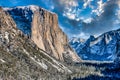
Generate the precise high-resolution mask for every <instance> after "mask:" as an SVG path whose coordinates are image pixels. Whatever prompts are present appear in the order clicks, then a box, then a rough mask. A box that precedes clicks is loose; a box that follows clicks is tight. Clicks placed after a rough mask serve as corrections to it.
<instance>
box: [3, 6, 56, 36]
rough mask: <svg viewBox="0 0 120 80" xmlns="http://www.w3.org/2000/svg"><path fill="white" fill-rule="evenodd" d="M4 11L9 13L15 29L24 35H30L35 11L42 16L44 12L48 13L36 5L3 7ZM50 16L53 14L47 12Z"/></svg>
mask: <svg viewBox="0 0 120 80" xmlns="http://www.w3.org/2000/svg"><path fill="white" fill-rule="evenodd" d="M3 9H4V10H5V11H7V12H9V14H10V15H11V16H12V18H13V19H14V21H15V22H16V24H17V27H18V28H19V29H20V30H21V31H23V32H24V33H25V34H27V35H30V34H31V22H32V18H33V14H34V12H35V11H40V12H41V14H43V13H44V12H45V11H47V12H49V11H48V10H46V9H43V8H41V7H39V6H36V5H28V6H17V7H11V8H9V7H4V8H3ZM49 13H50V14H55V13H53V12H49Z"/></svg>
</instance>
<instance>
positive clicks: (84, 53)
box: [70, 29, 120, 61]
mask: <svg viewBox="0 0 120 80" xmlns="http://www.w3.org/2000/svg"><path fill="white" fill-rule="evenodd" d="M78 41H79V39H78V40H76V41H73V40H72V41H70V44H71V46H72V47H73V48H74V49H75V51H76V52H77V53H78V55H79V56H80V57H81V58H82V59H85V60H98V61H113V60H114V59H116V55H117V54H118V53H120V49H119V48H118V47H119V41H120V29H118V30H113V31H109V32H106V33H104V34H102V35H100V36H99V37H97V38H95V37H94V36H90V38H89V39H87V40H86V41H84V42H81V41H79V42H78Z"/></svg>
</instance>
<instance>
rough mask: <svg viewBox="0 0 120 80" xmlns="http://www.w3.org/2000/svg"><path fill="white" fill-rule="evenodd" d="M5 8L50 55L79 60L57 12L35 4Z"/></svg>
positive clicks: (57, 57) (19, 26)
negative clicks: (59, 23) (61, 27)
mask: <svg viewBox="0 0 120 80" xmlns="http://www.w3.org/2000/svg"><path fill="white" fill-rule="evenodd" d="M4 10H6V11H8V12H9V13H10V15H11V16H12V17H13V19H14V20H15V22H16V24H17V26H18V28H20V30H22V31H23V32H24V33H28V35H30V38H31V39H32V40H33V41H34V42H35V43H36V45H37V46H38V47H39V48H41V49H43V50H44V51H46V52H48V54H49V55H52V56H53V57H55V58H56V59H59V60H62V61H66V60H67V59H68V61H70V60H71V61H79V57H78V56H77V55H76V53H75V52H74V51H73V50H72V48H71V47H70V46H69V43H68V39H67V36H66V35H65V34H64V32H62V30H61V29H60V28H59V26H58V17H57V15H56V14H55V13H51V12H49V11H47V10H45V9H42V8H40V7H38V6H34V5H30V6H23V7H16V8H4Z"/></svg>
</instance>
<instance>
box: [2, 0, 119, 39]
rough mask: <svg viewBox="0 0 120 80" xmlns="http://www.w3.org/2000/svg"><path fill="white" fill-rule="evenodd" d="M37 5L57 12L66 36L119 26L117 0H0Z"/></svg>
mask: <svg viewBox="0 0 120 80" xmlns="http://www.w3.org/2000/svg"><path fill="white" fill-rule="evenodd" d="M26 5H38V6H41V7H43V8H45V9H47V10H49V11H53V12H55V13H56V14H58V17H59V25H60V27H61V28H62V29H63V31H64V32H65V33H66V34H67V35H68V37H75V36H77V37H82V38H87V37H88V36H89V35H99V34H102V33H103V32H106V31H110V30H113V29H118V28H120V22H119V21H120V1H119V0H0V6H4V7H5V6H6V7H14V6H26Z"/></svg>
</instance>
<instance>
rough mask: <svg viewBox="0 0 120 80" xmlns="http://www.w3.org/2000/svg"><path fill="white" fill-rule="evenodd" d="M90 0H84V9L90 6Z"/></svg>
mask: <svg viewBox="0 0 120 80" xmlns="http://www.w3.org/2000/svg"><path fill="white" fill-rule="evenodd" d="M91 1H93V0H84V4H83V8H84V9H85V8H86V7H87V6H89V7H91V8H92V6H91V5H90V3H91Z"/></svg>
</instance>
